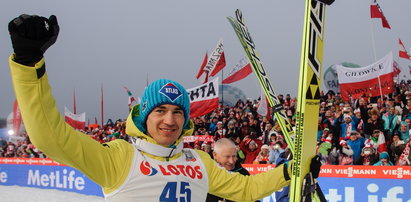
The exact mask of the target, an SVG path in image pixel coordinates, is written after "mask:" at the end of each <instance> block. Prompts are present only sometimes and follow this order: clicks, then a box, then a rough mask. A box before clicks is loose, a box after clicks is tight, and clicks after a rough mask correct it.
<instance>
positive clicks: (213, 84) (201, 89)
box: [187, 77, 218, 118]
mask: <svg viewBox="0 0 411 202" xmlns="http://www.w3.org/2000/svg"><path fill="white" fill-rule="evenodd" d="M187 93H188V97H189V98H190V118H194V117H199V116H203V115H205V114H208V113H210V112H212V111H213V110H214V109H216V108H217V107H218V77H217V78H215V79H213V80H212V81H209V82H207V83H204V84H202V85H200V86H197V87H194V88H190V89H187Z"/></svg>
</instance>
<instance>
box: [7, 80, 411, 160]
mask: <svg viewBox="0 0 411 202" xmlns="http://www.w3.org/2000/svg"><path fill="white" fill-rule="evenodd" d="M279 99H280V101H281V103H282V105H283V107H284V109H285V112H286V114H287V117H288V119H289V122H290V123H291V124H292V125H293V126H295V121H296V120H295V113H296V105H297V102H296V98H291V96H290V95H289V94H287V95H286V96H283V95H279ZM258 105H259V99H257V100H251V99H247V100H238V102H237V103H236V104H235V106H223V105H220V106H219V107H218V108H217V109H215V110H214V111H213V112H211V113H209V114H207V115H205V116H202V117H197V118H194V119H193V122H194V124H195V128H194V134H193V135H195V136H201V135H204V136H210V137H211V141H198V140H197V141H191V142H186V143H185V147H190V148H195V149H201V150H204V151H206V152H207V153H209V154H210V156H212V155H211V154H212V149H213V142H214V141H217V140H218V139H220V138H223V137H226V138H230V139H232V140H233V141H234V142H235V143H236V145H237V146H238V159H239V160H240V162H241V163H245V164H276V161H277V159H280V158H287V157H289V156H290V151H289V150H288V146H287V142H286V141H285V138H284V136H283V134H282V132H281V128H280V126H279V124H278V122H277V121H276V120H275V118H274V119H273V118H271V117H273V116H272V114H271V116H261V115H259V114H258V113H257V108H258ZM410 126H411V85H404V84H401V85H396V90H395V92H394V93H392V94H388V95H383V96H377V97H369V96H367V95H365V94H364V95H363V96H362V97H361V98H359V99H351V100H349V101H344V100H343V99H342V97H341V95H340V94H339V93H334V92H332V91H329V92H327V93H323V92H322V93H321V100H320V112H319V116H318V135H317V148H316V149H317V152H318V154H319V155H321V157H322V162H323V164H329V165H411V163H410V161H411V155H409V153H410V150H411V148H410V147H411V143H410ZM83 132H84V133H85V134H86V135H88V136H90V137H91V138H93V139H95V140H96V141H98V142H100V143H104V142H109V141H112V140H114V139H124V140H126V141H130V140H129V137H128V136H127V134H126V133H125V121H124V120H121V119H119V120H117V121H115V122H113V121H112V120H108V121H107V123H106V124H105V125H104V126H102V127H101V126H99V125H97V124H93V125H90V126H89V127H86V128H85V129H84V130H83ZM23 135H24V137H25V140H24V141H17V143H12V142H6V141H4V140H0V157H24V158H31V157H37V158H39V157H40V158H42V157H45V155H44V154H42V153H41V152H40V151H38V150H37V149H36V148H35V147H34V146H33V145H32V144H31V143H30V140H29V138H28V137H27V135H25V134H23Z"/></svg>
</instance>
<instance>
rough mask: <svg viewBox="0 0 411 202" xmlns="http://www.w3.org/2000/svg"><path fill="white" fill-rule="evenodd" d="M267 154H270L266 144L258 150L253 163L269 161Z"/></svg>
mask: <svg viewBox="0 0 411 202" xmlns="http://www.w3.org/2000/svg"><path fill="white" fill-rule="evenodd" d="M269 154H270V147H269V146H268V145H266V144H265V145H263V146H261V149H260V152H259V153H258V155H257V157H256V158H255V160H254V162H253V164H267V163H268V161H269V160H268V158H269Z"/></svg>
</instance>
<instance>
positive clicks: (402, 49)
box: [398, 39, 411, 60]
mask: <svg viewBox="0 0 411 202" xmlns="http://www.w3.org/2000/svg"><path fill="white" fill-rule="evenodd" d="M398 43H399V44H400V50H399V53H398V55H399V56H400V58H405V59H408V60H411V57H410V55H408V53H407V49H405V46H404V44H403V43H402V41H401V39H398Z"/></svg>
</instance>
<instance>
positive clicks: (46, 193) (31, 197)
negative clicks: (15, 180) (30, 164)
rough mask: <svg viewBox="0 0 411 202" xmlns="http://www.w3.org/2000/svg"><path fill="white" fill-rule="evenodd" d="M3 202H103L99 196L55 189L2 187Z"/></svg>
mask: <svg viewBox="0 0 411 202" xmlns="http://www.w3.org/2000/svg"><path fill="white" fill-rule="evenodd" d="M0 196H1V201H2V202H21V201H23V202H28V201H30V202H62V201H64V202H83V201H84V202H103V201H104V199H103V198H102V197H98V196H89V195H83V194H79V193H74V192H67V191H60V190H55V189H39V188H31V187H21V186H0Z"/></svg>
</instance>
